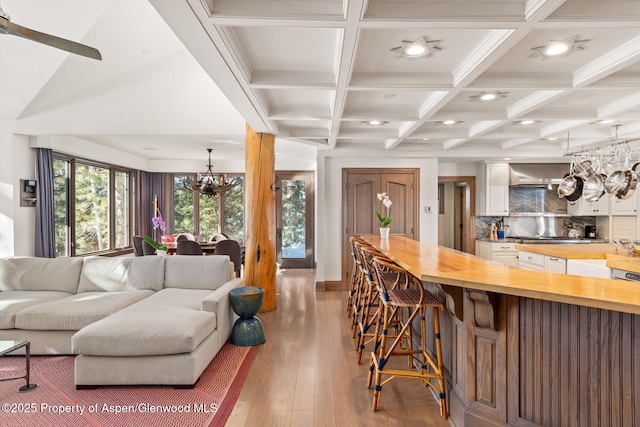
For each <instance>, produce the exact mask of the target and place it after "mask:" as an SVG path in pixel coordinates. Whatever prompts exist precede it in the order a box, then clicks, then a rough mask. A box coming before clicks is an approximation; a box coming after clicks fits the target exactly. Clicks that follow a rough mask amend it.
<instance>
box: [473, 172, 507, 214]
mask: <svg viewBox="0 0 640 427" xmlns="http://www.w3.org/2000/svg"><path fill="white" fill-rule="evenodd" d="M476 200H477V202H476V205H477V206H476V210H477V212H476V215H478V216H504V215H509V164H508V163H480V164H479V166H478V197H477V199H476Z"/></svg>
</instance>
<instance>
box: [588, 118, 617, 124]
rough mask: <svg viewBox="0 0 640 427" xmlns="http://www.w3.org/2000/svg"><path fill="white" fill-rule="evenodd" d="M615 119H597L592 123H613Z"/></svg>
mask: <svg viewBox="0 0 640 427" xmlns="http://www.w3.org/2000/svg"><path fill="white" fill-rule="evenodd" d="M613 122H614V120H613V119H605V120H596V121H595V122H592V123H591V124H592V125H610V124H611V123H613Z"/></svg>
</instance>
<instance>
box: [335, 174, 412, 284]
mask: <svg viewBox="0 0 640 427" xmlns="http://www.w3.org/2000/svg"><path fill="white" fill-rule="evenodd" d="M342 182H343V187H342V188H343V197H342V201H343V225H344V234H343V240H342V271H343V275H342V277H343V284H346V283H347V282H346V281H344V280H347V281H348V280H349V277H350V275H351V268H352V261H353V259H352V257H351V246H350V244H349V238H350V237H351V236H353V235H359V234H377V233H378V232H379V228H380V223H379V222H378V219H377V218H376V217H375V211H376V210H378V211H379V212H380V213H383V210H382V209H383V208H384V207H383V206H382V202H380V201H379V200H378V199H377V194H378V193H382V192H386V193H387V194H388V195H389V198H390V199H391V201H392V202H393V204H392V205H391V210H390V213H389V214H390V216H391V218H392V219H393V221H392V222H391V231H390V232H391V234H398V235H404V236H407V237H410V238H412V239H415V238H416V237H417V235H418V227H417V222H416V221H417V217H418V215H417V206H418V200H417V197H418V182H419V170H418V169H343V173H342Z"/></svg>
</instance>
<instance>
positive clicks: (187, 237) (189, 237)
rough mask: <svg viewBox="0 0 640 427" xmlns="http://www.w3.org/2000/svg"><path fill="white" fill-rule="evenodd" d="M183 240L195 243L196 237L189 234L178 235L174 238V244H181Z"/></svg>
mask: <svg viewBox="0 0 640 427" xmlns="http://www.w3.org/2000/svg"><path fill="white" fill-rule="evenodd" d="M183 240H191V241H194V242H195V241H196V237H195V236H194V235H193V234H191V233H180V234H178V235H177V236H176V242H181V241H183Z"/></svg>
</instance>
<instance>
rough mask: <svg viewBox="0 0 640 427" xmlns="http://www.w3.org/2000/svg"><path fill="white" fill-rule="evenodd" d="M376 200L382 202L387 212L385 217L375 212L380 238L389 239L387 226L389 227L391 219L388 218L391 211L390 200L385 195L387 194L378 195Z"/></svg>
mask: <svg viewBox="0 0 640 427" xmlns="http://www.w3.org/2000/svg"><path fill="white" fill-rule="evenodd" d="M378 200H380V201H381V202H382V204H383V205H384V207H385V208H386V210H387V212H386V215H385V216H382V214H381V213H380V212H378V211H376V216H377V217H378V221H380V237H381V238H383V239H388V238H389V226H390V225H391V221H392V219H391V217H390V216H389V215H390V214H389V212H390V210H391V205H392V202H391V199H390V198H389V196H388V195H387V193H378Z"/></svg>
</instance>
